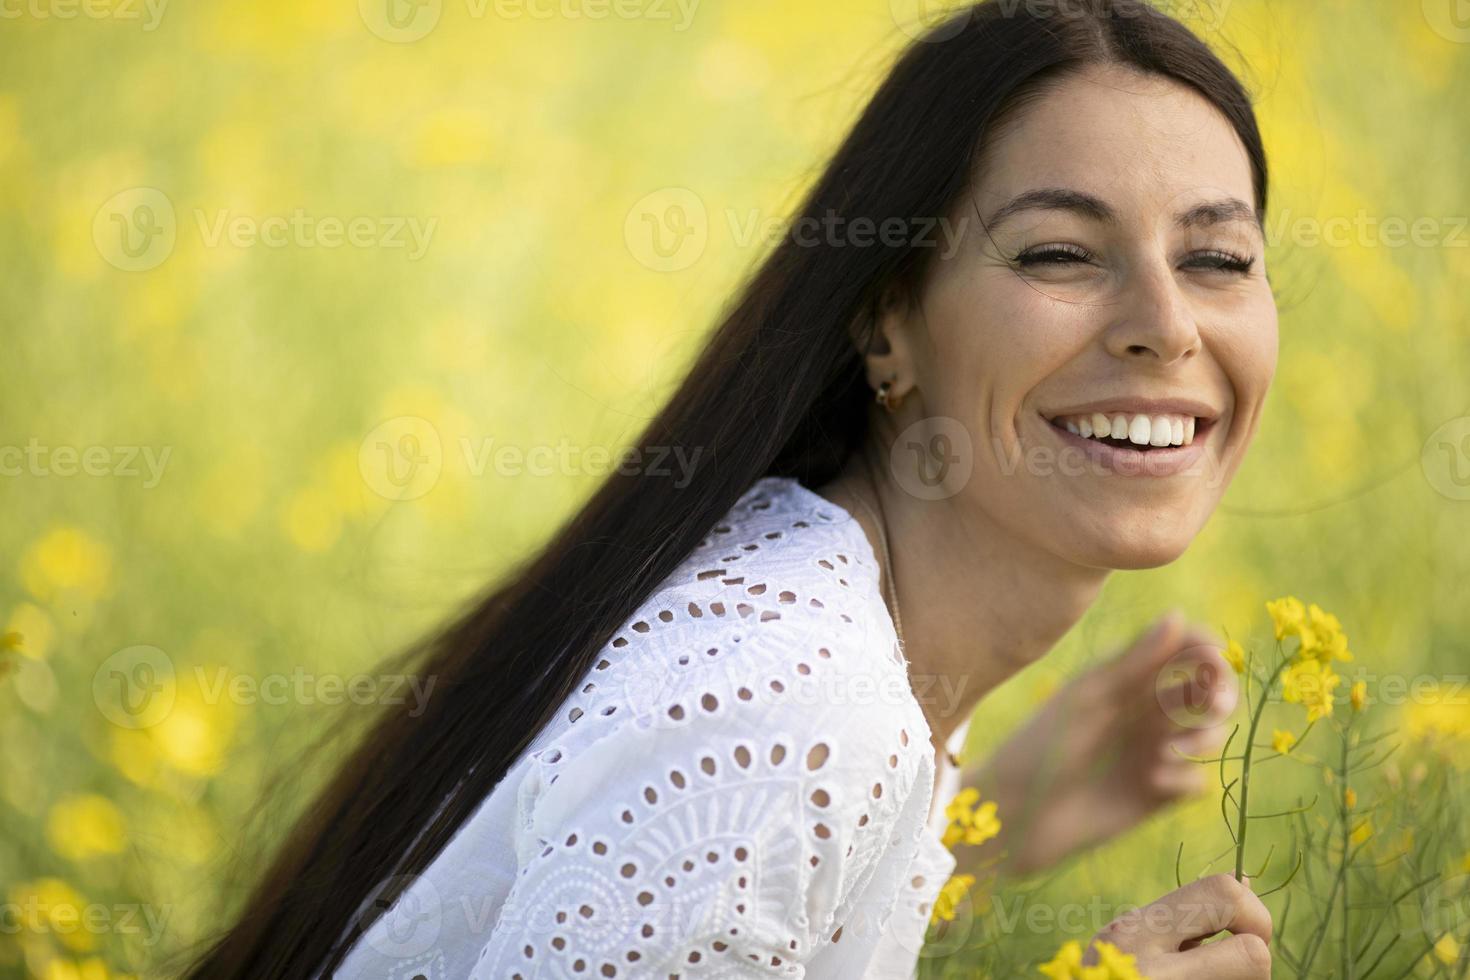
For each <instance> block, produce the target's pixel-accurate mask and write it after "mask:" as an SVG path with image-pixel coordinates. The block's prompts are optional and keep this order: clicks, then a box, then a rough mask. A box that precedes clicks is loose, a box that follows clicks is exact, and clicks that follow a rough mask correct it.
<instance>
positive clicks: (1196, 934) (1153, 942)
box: [1083, 874, 1271, 980]
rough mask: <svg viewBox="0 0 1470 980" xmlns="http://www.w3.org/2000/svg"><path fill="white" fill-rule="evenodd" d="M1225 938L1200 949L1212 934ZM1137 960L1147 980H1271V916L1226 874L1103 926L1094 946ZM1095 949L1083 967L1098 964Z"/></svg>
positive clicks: (1189, 886) (1194, 883)
mask: <svg viewBox="0 0 1470 980" xmlns="http://www.w3.org/2000/svg"><path fill="white" fill-rule="evenodd" d="M1221 931H1226V932H1229V933H1231V935H1230V936H1228V937H1226V938H1224V939H1221V940H1219V941H1218V942H1212V943H1204V942H1203V941H1204V940H1205V939H1208V938H1209V937H1210V936H1213V935H1215V933H1217V932H1221ZM1099 941H1102V942H1107V943H1112V944H1113V945H1114V946H1116V947H1118V949H1119V950H1121V951H1122V952H1124V953H1129V954H1132V955H1133V956H1134V957H1136V958H1137V966H1138V972H1139V973H1141V974H1142V975H1143V976H1145V977H1148V978H1149V980H1197V978H1199V977H1209V978H1210V980H1265V978H1269V977H1270V976H1271V913H1270V912H1269V911H1268V910H1267V909H1266V906H1265V905H1264V904H1262V903H1261V900H1260V899H1259V898H1257V897H1256V895H1255V893H1254V892H1252V891H1251V890H1250V887H1249V885H1248V884H1242V883H1241V882H1238V881H1236V880H1235V878H1233V877H1232V876H1230V875H1228V874H1220V875H1213V876H1211V877H1209V878H1201V879H1199V880H1198V881H1191V882H1190V883H1189V884H1187V885H1185V886H1184V887H1183V888H1179V889H1177V890H1175V891H1172V892H1170V893H1169V894H1167V895H1165V896H1164V897H1163V898H1161V899H1159V900H1158V901H1157V902H1154V903H1153V904H1152V905H1146V906H1144V907H1143V908H1141V909H1134V910H1132V911H1130V912H1127V913H1125V914H1124V915H1121V916H1119V917H1118V918H1116V919H1114V920H1113V921H1112V922H1110V923H1108V925H1107V926H1106V927H1104V928H1103V930H1102V931H1101V932H1099V933H1098V934H1097V935H1096V936H1094V937H1093V942H1094V943H1096V942H1099ZM1098 959H1099V957H1098V951H1097V949H1096V947H1095V946H1091V947H1089V949H1088V952H1087V956H1086V957H1085V958H1084V960H1083V962H1084V963H1087V964H1094V963H1096V962H1097V961H1098Z"/></svg>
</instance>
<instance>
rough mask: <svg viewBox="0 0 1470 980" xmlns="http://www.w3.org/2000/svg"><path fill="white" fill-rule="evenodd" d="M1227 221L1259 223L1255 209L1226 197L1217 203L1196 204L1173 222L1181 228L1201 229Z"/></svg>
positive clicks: (1233, 198)
mask: <svg viewBox="0 0 1470 980" xmlns="http://www.w3.org/2000/svg"><path fill="white" fill-rule="evenodd" d="M1227 221H1245V222H1248V223H1250V224H1253V225H1254V224H1259V223H1260V222H1259V220H1258V218H1257V215H1256V209H1255V208H1253V207H1251V206H1250V205H1249V204H1247V203H1245V202H1244V201H1242V200H1241V199H1240V198H1238V197H1226V198H1221V199H1220V200H1218V201H1206V202H1204V203H1203V204H1196V205H1195V206H1194V207H1192V208H1190V209H1189V210H1188V211H1185V212H1184V213H1183V214H1181V215H1179V216H1178V217H1176V218H1175V222H1176V223H1177V224H1178V225H1179V227H1181V228H1202V227H1207V226H1209V225H1218V224H1223V223H1225V222H1227Z"/></svg>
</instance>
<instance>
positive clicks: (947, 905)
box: [929, 875, 975, 923]
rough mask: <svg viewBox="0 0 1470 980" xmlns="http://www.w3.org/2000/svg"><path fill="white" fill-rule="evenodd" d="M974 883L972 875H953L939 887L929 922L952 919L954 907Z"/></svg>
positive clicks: (962, 899) (957, 905) (956, 906)
mask: <svg viewBox="0 0 1470 980" xmlns="http://www.w3.org/2000/svg"><path fill="white" fill-rule="evenodd" d="M974 884H975V876H974V875H954V876H953V877H951V878H950V879H949V880H948V881H946V882H945V883H944V887H943V888H941V889H939V897H938V898H936V899H935V900H934V915H933V916H932V917H931V918H930V920H929V921H930V922H931V923H932V922H938V921H939V920H941V919H942V920H944V921H945V922H950V921H952V920H953V919H954V912H955V909H956V908H958V907H959V904H960V902H962V901H964V899H965V896H966V895H968V894H969V892H970V887H971V886H972V885H974Z"/></svg>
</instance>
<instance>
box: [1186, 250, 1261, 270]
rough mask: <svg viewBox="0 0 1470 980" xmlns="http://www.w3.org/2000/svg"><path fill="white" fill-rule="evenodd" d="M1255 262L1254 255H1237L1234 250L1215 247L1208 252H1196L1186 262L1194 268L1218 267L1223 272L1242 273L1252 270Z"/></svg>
mask: <svg viewBox="0 0 1470 980" xmlns="http://www.w3.org/2000/svg"><path fill="white" fill-rule="evenodd" d="M1255 264H1256V260H1255V257H1254V256H1249V255H1236V254H1235V253H1234V252H1221V251H1216V250H1214V249H1211V250H1210V251H1207V252H1196V253H1195V254H1194V255H1192V256H1190V258H1189V261H1188V262H1186V263H1185V265H1186V266H1188V267H1190V268H1192V269H1218V270H1220V271H1222V272H1236V273H1240V274H1242V275H1244V274H1245V273H1247V272H1250V271H1251V267H1252V266H1254V265H1255Z"/></svg>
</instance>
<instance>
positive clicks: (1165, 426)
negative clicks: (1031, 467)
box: [1042, 412, 1216, 477]
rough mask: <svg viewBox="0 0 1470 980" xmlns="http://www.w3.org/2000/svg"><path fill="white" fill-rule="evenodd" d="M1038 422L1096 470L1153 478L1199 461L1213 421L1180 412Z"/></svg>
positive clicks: (1098, 415)
mask: <svg viewBox="0 0 1470 980" xmlns="http://www.w3.org/2000/svg"><path fill="white" fill-rule="evenodd" d="M1042 419H1043V420H1044V421H1045V422H1047V424H1048V425H1049V426H1050V427H1051V429H1052V431H1053V432H1055V433H1056V434H1057V435H1058V437H1059V438H1060V439H1061V441H1062V443H1063V444H1064V445H1065V446H1067V447H1072V448H1075V449H1077V450H1080V455H1081V457H1082V458H1083V459H1085V460H1087V461H1089V462H1091V463H1093V464H1095V468H1096V469H1098V470H1100V471H1102V472H1104V473H1112V474H1119V475H1123V476H1155V477H1161V476H1173V475H1175V474H1178V473H1182V472H1185V471H1186V470H1189V469H1190V468H1191V467H1193V466H1195V465H1196V464H1197V463H1199V462H1200V460H1201V459H1202V458H1203V457H1204V450H1205V442H1206V437H1207V436H1208V435H1209V433H1210V432H1211V431H1212V430H1213V429H1214V426H1215V422H1216V419H1214V418H1209V417H1205V416H1199V415H1188V414H1184V413H1180V412H1150V413H1141V412H1087V413H1082V414H1066V415H1057V416H1052V417H1049V418H1048V417H1047V416H1044V415H1043V416H1042ZM1084 472H1085V470H1084Z"/></svg>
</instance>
